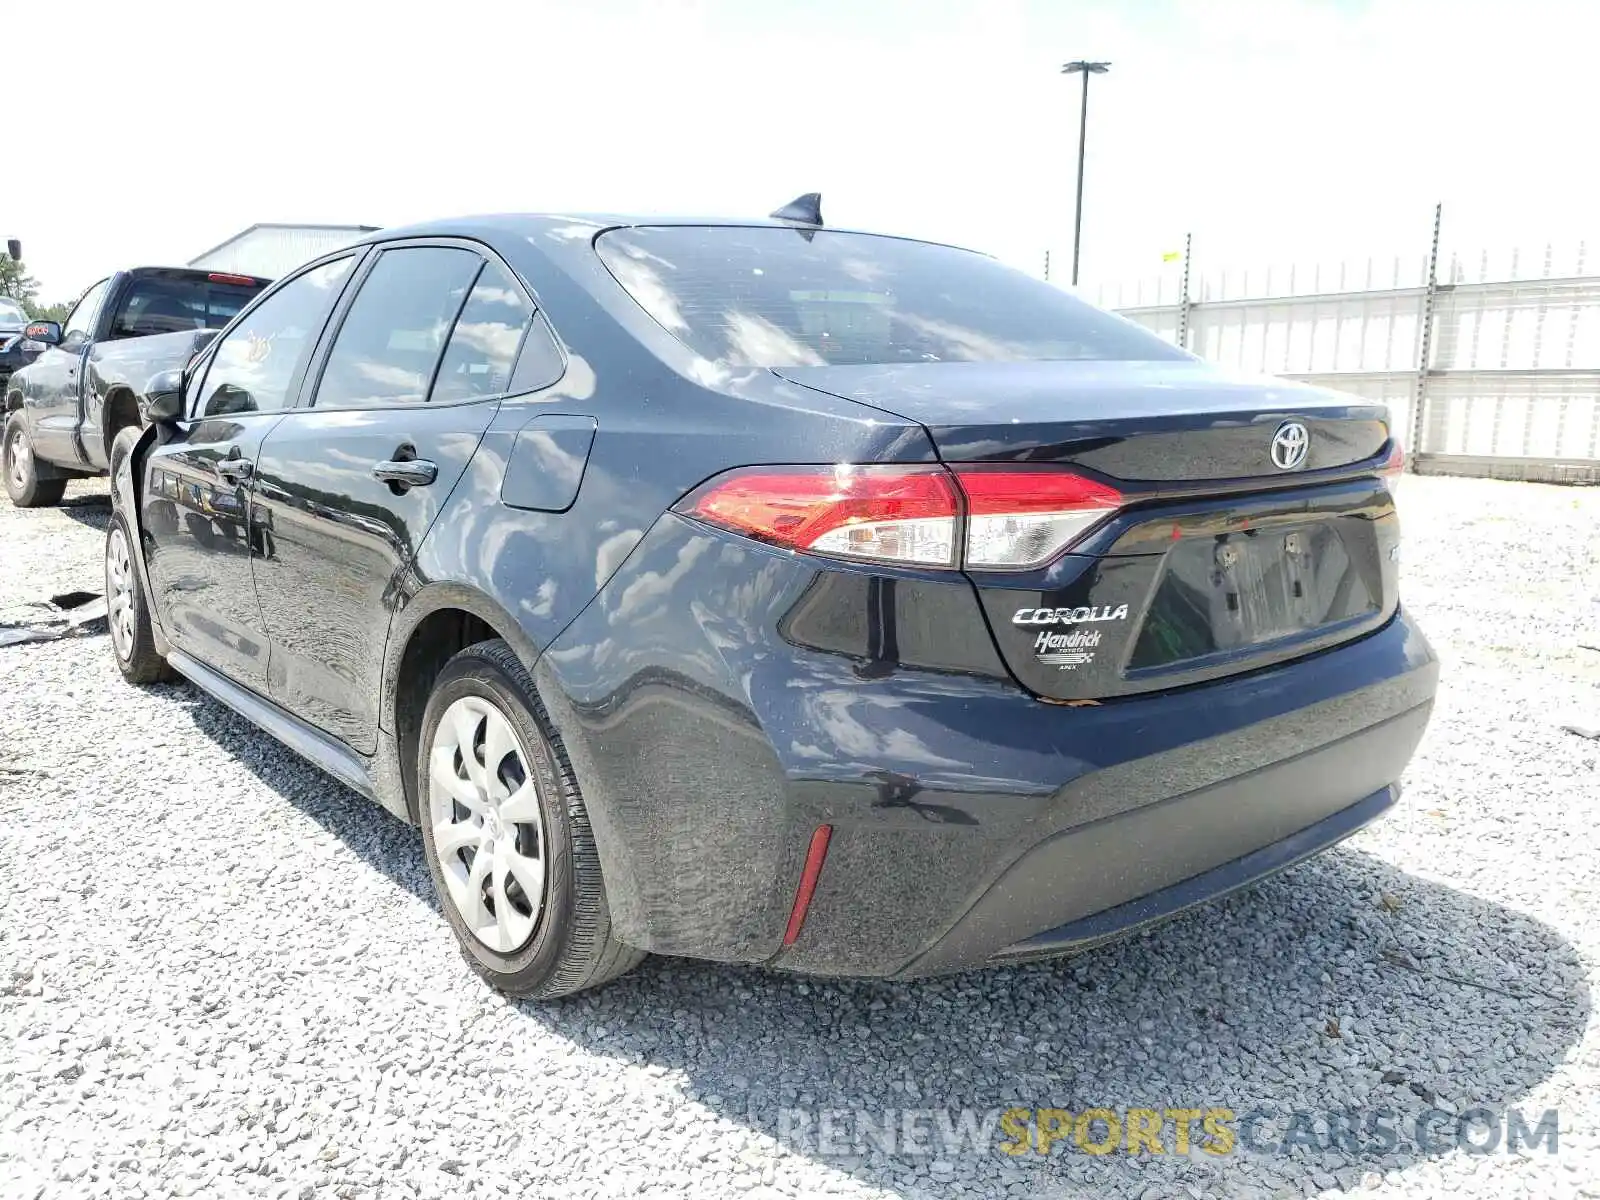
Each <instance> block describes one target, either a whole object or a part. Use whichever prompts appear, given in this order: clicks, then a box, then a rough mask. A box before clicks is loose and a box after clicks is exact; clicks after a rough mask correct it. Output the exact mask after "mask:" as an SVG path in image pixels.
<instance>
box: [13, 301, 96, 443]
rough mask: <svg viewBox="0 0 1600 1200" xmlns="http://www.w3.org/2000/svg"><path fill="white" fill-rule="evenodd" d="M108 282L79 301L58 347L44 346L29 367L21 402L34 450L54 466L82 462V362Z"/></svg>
mask: <svg viewBox="0 0 1600 1200" xmlns="http://www.w3.org/2000/svg"><path fill="white" fill-rule="evenodd" d="M109 282H110V281H109V280H105V279H102V280H101V281H100V282H99V283H97V284H95V285H94V286H93V287H92V288H90V289H89V290H88V291H87V292H85V293H84V294H83V296H82V297H81V298H80V299H79V301H78V303H77V304H75V305H74V306H73V308H72V312H71V313H69V314H68V315H67V323H66V325H65V326H63V327H62V330H61V344H60V345H59V346H48V347H46V348H45V350H44V352H43V353H41V354H40V355H39V357H38V358H36V359H34V360H33V363H32V364H31V365H30V366H29V367H28V373H27V374H26V375H25V376H23V378H24V379H25V380H26V381H27V382H26V387H25V390H24V393H23V403H24V404H26V405H27V407H28V412H29V415H30V417H31V418H32V419H31V421H30V422H29V423H30V424H31V425H32V427H33V451H34V453H35V454H36V455H37V456H38V457H40V458H43V459H46V460H48V461H49V462H53V463H62V464H69V463H76V462H81V461H83V456H82V455H81V454H79V453H78V440H77V433H78V397H79V396H80V395H81V393H82V389H83V371H84V365H83V364H84V359H85V358H86V357H87V355H88V352H89V339H90V335H91V334H93V333H94V327H95V319H96V318H97V317H98V316H99V315H100V304H101V302H102V301H103V300H104V299H105V295H106V286H107V284H108V283H109Z"/></svg>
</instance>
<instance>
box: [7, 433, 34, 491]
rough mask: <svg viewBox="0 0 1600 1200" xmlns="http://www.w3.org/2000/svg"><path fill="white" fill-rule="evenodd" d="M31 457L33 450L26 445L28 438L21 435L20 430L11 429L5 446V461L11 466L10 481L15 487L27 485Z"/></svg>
mask: <svg viewBox="0 0 1600 1200" xmlns="http://www.w3.org/2000/svg"><path fill="white" fill-rule="evenodd" d="M32 458H33V451H32V450H31V449H30V448H29V447H28V439H27V438H26V437H24V436H23V433H22V430H20V429H13V430H12V431H11V442H10V444H9V445H8V446H6V463H7V465H9V466H10V468H11V482H12V484H13V485H14V486H16V487H17V488H19V489H20V488H25V487H27V486H28V466H29V462H30V460H31V459H32Z"/></svg>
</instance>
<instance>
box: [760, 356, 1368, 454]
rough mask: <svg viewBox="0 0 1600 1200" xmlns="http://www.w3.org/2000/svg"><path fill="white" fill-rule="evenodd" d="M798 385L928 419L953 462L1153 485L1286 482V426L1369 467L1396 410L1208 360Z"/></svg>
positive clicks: (910, 372) (876, 375)
mask: <svg viewBox="0 0 1600 1200" xmlns="http://www.w3.org/2000/svg"><path fill="white" fill-rule="evenodd" d="M777 373H778V374H779V375H781V376H783V377H784V378H786V379H788V380H791V381H792V382H794V383H799V384H803V385H804V386H806V387H810V388H815V389H816V390H818V391H823V392H830V393H832V394H833V395H836V396H843V397H845V398H846V399H849V400H855V401H857V402H859V403H862V404H868V405H871V406H872V407H874V408H879V409H883V410H884V411H885V412H889V413H893V414H894V415H895V416H898V417H903V418H905V419H906V420H910V421H917V422H919V423H920V424H921V425H922V426H923V427H924V428H925V429H927V431H928V433H929V435H930V436H931V437H932V438H933V442H934V445H935V446H937V447H938V450H939V456H940V457H941V458H943V459H944V460H945V461H946V462H1035V463H1036V462H1059V463H1067V462H1070V463H1077V464H1080V465H1082V466H1085V467H1088V468H1090V469H1091V470H1094V471H1099V472H1101V473H1102V474H1105V475H1109V476H1111V477H1112V478H1114V479H1123V480H1140V481H1149V482H1171V481H1179V480H1189V481H1193V480H1217V479H1237V478H1242V477H1247V476H1256V475H1279V474H1282V472H1281V471H1280V470H1279V469H1278V468H1276V467H1275V466H1273V464H1272V460H1271V458H1270V457H1269V451H1270V446H1271V439H1272V435H1273V432H1274V430H1276V429H1277V427H1278V425H1279V424H1281V423H1282V422H1283V421H1285V420H1287V419H1290V418H1294V419H1297V420H1299V421H1301V422H1302V423H1303V424H1304V425H1305V426H1306V429H1307V431H1308V432H1309V433H1310V435H1311V436H1310V445H1309V449H1308V452H1307V456H1306V460H1305V462H1304V463H1303V464H1301V465H1300V466H1299V467H1298V468H1296V469H1297V470H1300V471H1316V470H1320V469H1325V468H1328V467H1338V466H1344V465H1346V464H1349V463H1355V462H1360V461H1361V460H1363V459H1367V458H1371V457H1372V456H1373V455H1375V454H1377V453H1378V452H1379V451H1380V450H1381V449H1382V448H1383V444H1384V442H1385V441H1386V440H1387V438H1388V429H1387V427H1386V423H1385V422H1386V410H1385V408H1384V406H1383V405H1381V404H1374V403H1372V402H1370V401H1365V400H1362V399H1360V398H1359V397H1355V396H1346V395H1342V394H1341V393H1339V392H1332V391H1326V390H1324V389H1322V388H1314V387H1309V386H1307V385H1305V384H1299V383H1291V382H1288V381H1286V380H1282V379H1269V378H1257V377H1253V376H1247V375H1239V374H1234V373H1230V372H1227V371H1223V370H1221V369H1219V368H1217V367H1213V366H1211V365H1210V364H1209V363H1203V362H1199V361H1192V362H1191V361H1176V362H1174V361H1167V362H950V363H892V364H887V365H883V366H840V367H779V368H778V369H777Z"/></svg>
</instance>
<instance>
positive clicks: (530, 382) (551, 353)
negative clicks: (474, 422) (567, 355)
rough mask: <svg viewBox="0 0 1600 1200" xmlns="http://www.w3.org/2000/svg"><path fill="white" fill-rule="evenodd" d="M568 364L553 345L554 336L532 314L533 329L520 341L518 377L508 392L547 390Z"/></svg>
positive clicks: (542, 319) (543, 321)
mask: <svg viewBox="0 0 1600 1200" xmlns="http://www.w3.org/2000/svg"><path fill="white" fill-rule="evenodd" d="M566 370H567V361H566V359H564V358H563V357H562V356H561V347H560V346H558V345H556V339H555V334H553V333H551V332H550V326H549V325H547V324H546V323H545V320H544V318H543V317H542V316H541V315H539V314H537V313H535V314H534V318H533V328H531V329H529V330H528V336H527V337H526V338H524V339H523V341H522V353H520V354H519V355H517V373H516V374H515V375H514V376H513V377H512V380H511V390H512V391H514V392H531V391H533V390H534V389H535V388H542V387H549V386H550V385H551V384H552V383H554V382H555V381H556V380H558V379H560V378H561V376H562V375H564V374H565V373H566Z"/></svg>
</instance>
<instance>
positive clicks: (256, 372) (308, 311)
mask: <svg viewBox="0 0 1600 1200" xmlns="http://www.w3.org/2000/svg"><path fill="white" fill-rule="evenodd" d="M354 263H355V259H354V258H353V257H345V258H336V259H334V260H333V261H332V262H326V263H323V264H322V265H321V266H320V267H314V268H312V269H311V270H309V271H307V272H306V273H305V274H304V275H300V276H297V277H296V278H294V279H291V280H290V281H289V282H288V283H286V284H284V285H283V286H282V287H280V288H279V289H278V290H277V291H275V292H273V293H272V295H270V296H268V297H267V298H266V299H265V300H263V301H262V302H261V303H260V304H259V305H257V306H256V308H255V309H254V311H252V312H250V313H248V314H246V316H245V318H244V319H243V320H242V321H240V322H239V324H237V325H235V326H234V327H233V328H232V329H230V330H229V331H228V332H227V334H226V335H225V336H224V337H223V338H222V340H221V341H220V342H218V344H217V349H216V353H215V354H213V355H212V357H211V366H210V367H209V368H208V369H207V371H206V376H205V382H204V383H203V384H201V393H200V394H201V397H202V399H201V401H200V403H199V405H198V408H197V412H196V415H198V416H217V415H219V414H222V413H243V412H274V411H276V410H278V409H281V408H288V407H289V406H290V405H292V404H293V403H294V397H292V396H290V395H289V385H290V384H291V383H292V382H293V381H294V378H295V375H296V373H297V372H298V370H299V369H300V367H301V366H302V365H304V363H305V360H306V358H307V357H308V356H309V355H310V353H311V347H312V346H313V345H315V344H316V340H317V335H318V334H319V333H321V332H322V323H323V322H324V321H325V320H326V319H327V316H328V310H329V309H330V308H331V307H332V306H333V301H334V299H335V298H336V297H337V296H338V295H339V289H340V287H341V286H343V284H344V281H345V277H346V276H347V275H349V274H350V268H351V266H352V265H354Z"/></svg>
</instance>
